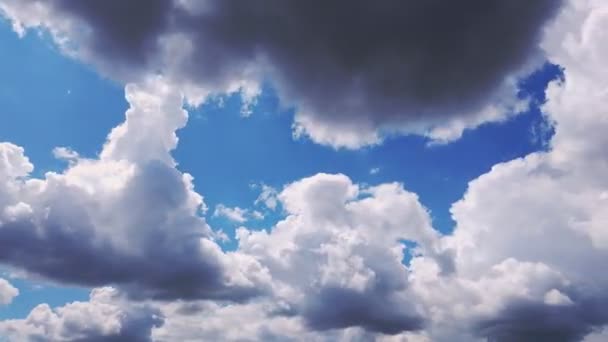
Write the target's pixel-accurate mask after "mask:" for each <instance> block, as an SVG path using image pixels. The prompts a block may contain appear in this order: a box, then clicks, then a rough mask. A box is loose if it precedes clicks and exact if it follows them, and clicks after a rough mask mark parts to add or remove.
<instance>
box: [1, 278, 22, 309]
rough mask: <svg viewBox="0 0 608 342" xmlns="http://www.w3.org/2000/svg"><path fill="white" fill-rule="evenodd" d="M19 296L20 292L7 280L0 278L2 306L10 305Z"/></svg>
mask: <svg viewBox="0 0 608 342" xmlns="http://www.w3.org/2000/svg"><path fill="white" fill-rule="evenodd" d="M18 295H19V290H18V289H17V288H16V287H14V286H13V285H11V283H9V282H8V281H6V279H2V278H0V305H7V304H10V303H11V302H12V301H13V299H14V298H15V297H17V296H18Z"/></svg>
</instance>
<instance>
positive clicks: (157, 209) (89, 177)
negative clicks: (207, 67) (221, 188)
mask: <svg viewBox="0 0 608 342" xmlns="http://www.w3.org/2000/svg"><path fill="white" fill-rule="evenodd" d="M125 92H126V97H127V100H128V101H129V103H130V106H131V107H130V109H129V110H128V111H127V113H126V120H125V122H124V123H122V124H121V125H119V126H118V127H116V128H115V129H113V130H112V132H111V133H110V134H109V136H108V140H107V142H106V144H105V145H104V147H103V149H102V151H101V153H100V157H99V159H84V158H79V159H76V160H73V161H72V162H71V163H70V165H68V167H67V168H66V170H65V171H63V172H62V173H54V172H49V173H47V174H46V175H45V177H44V178H43V179H36V178H30V177H29V173H30V172H31V171H32V169H33V166H32V164H31V163H30V162H29V160H28V159H27V157H25V155H24V150H23V149H22V148H20V147H18V146H15V145H13V144H10V143H2V144H0V208H1V209H0V240H2V241H3V246H2V253H0V261H2V262H4V263H6V264H8V265H11V266H13V267H15V268H17V269H23V270H25V271H27V272H31V273H33V274H37V275H40V276H43V277H46V278H50V279H52V280H55V281H59V282H66V283H74V284H78V285H85V286H104V285H108V284H112V285H116V286H117V287H118V288H119V289H121V290H123V291H126V292H127V293H128V294H129V295H131V296H133V297H143V298H148V297H152V298H184V297H186V298H187V297H190V298H224V299H234V300H242V299H245V298H247V297H250V296H253V295H256V294H259V293H260V292H261V291H263V289H264V288H265V287H266V285H264V284H262V283H263V282H265V280H263V278H264V277H265V275H264V274H265V273H264V270H263V268H257V269H256V267H258V266H259V265H256V262H255V261H254V260H253V259H252V258H248V257H247V256H244V255H235V254H234V253H224V252H222V251H221V249H220V247H219V246H218V245H217V244H216V243H215V242H214V241H213V240H214V238H215V237H216V236H217V234H215V233H214V232H213V231H212V230H211V229H210V227H209V226H208V225H207V223H206V222H205V220H204V219H203V218H202V216H201V215H202V214H203V212H204V210H205V205H204V202H203V198H202V196H200V195H199V194H198V193H196V192H195V191H194V189H193V184H192V179H193V178H192V176H190V175H188V174H183V173H181V172H179V171H178V170H177V169H175V164H176V163H175V161H174V160H173V158H172V157H171V154H170V152H171V150H173V149H174V148H175V146H176V144H177V137H176V135H175V131H176V130H177V129H179V128H181V127H183V125H184V124H185V123H186V119H187V113H186V112H185V111H184V110H183V109H182V96H181V94H180V93H179V92H174V91H171V90H170V88H169V87H168V86H167V85H166V84H165V83H164V82H163V80H162V79H160V78H158V79H151V80H149V81H147V82H145V83H142V84H140V85H134V84H131V85H127V87H126V89H125ZM58 246H60V247H58ZM26 251H27V252H26ZM152 259H153V260H154V263H150V260H152ZM247 269H248V270H247ZM254 269H256V270H255V271H253V270H254ZM249 271H251V272H252V273H251V274H247V273H249ZM175 278H180V279H182V280H181V281H179V282H176V281H174V279H175Z"/></svg>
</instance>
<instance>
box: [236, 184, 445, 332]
mask: <svg viewBox="0 0 608 342" xmlns="http://www.w3.org/2000/svg"><path fill="white" fill-rule="evenodd" d="M277 198H278V199H279V201H280V203H281V206H282V207H283V208H284V209H285V211H286V213H287V216H286V217H285V218H284V219H283V220H281V221H280V222H278V223H277V224H276V225H275V226H274V227H273V228H272V229H269V230H268V231H265V230H264V231H250V230H247V229H245V228H240V229H239V230H238V231H237V239H238V241H239V246H238V250H239V251H240V252H241V253H245V254H247V255H251V256H253V257H255V258H256V259H257V260H258V261H259V262H260V263H261V264H263V265H266V266H267V267H268V269H269V271H270V274H272V277H273V283H274V286H275V292H274V295H275V297H276V300H275V301H278V302H284V303H286V305H287V307H289V308H291V310H288V312H289V313H290V314H291V315H293V314H297V315H299V316H301V317H302V318H303V319H304V321H305V323H306V325H307V326H308V327H310V328H312V329H313V330H328V329H342V328H348V327H361V328H364V329H365V330H369V331H374V332H382V333H388V334H395V333H399V332H401V331H405V330H418V329H421V327H422V324H423V322H424V312H420V311H419V310H418V308H417V307H416V305H415V303H412V302H411V301H410V298H409V289H408V287H409V285H408V280H407V277H408V269H407V267H406V266H405V265H403V263H402V260H403V258H404V252H403V249H404V246H403V244H402V242H401V241H402V240H411V241H416V242H418V244H419V248H420V251H419V252H421V253H424V254H425V255H427V256H429V258H433V257H439V256H440V253H439V252H438V248H439V246H438V245H437V243H438V239H439V234H438V233H437V232H435V231H434V230H433V229H432V227H431V225H430V218H429V215H428V212H427V211H426V209H425V208H424V207H423V206H422V205H421V204H420V203H419V202H418V198H417V196H416V195H414V194H412V193H410V192H407V191H406V190H404V189H403V188H402V186H401V185H400V184H398V183H387V184H381V185H378V186H374V187H362V186H359V185H356V184H353V183H352V181H351V180H350V179H349V178H348V177H346V176H344V175H340V174H337V175H330V174H317V175H314V176H311V177H307V178H304V179H301V180H299V181H296V182H294V183H291V184H289V185H287V186H286V187H285V188H284V189H283V191H281V192H280V193H279V194H278V197H277ZM389 303H390V305H389ZM387 306H391V307H394V310H388V309H387Z"/></svg>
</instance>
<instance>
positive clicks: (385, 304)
mask: <svg viewBox="0 0 608 342" xmlns="http://www.w3.org/2000/svg"><path fill="white" fill-rule="evenodd" d="M302 315H303V317H304V318H305V320H306V322H307V324H308V325H309V326H310V327H311V328H313V329H315V330H329V329H341V328H347V327H352V326H360V327H363V328H364V329H366V330H369V331H373V332H381V333H384V334H398V333H400V332H402V331H411V330H420V329H422V328H423V325H424V324H423V323H424V320H423V318H422V317H420V316H419V315H417V314H415V313H413V312H412V311H411V309H410V308H407V307H404V305H403V302H402V301H397V300H391V299H390V296H383V295H382V294H380V293H378V292H373V291H368V292H358V291H355V290H352V289H345V288H336V287H332V288H324V289H322V290H321V291H320V292H319V294H318V295H317V296H315V298H311V299H310V300H309V302H308V303H306V304H305V308H304V310H303V312H302Z"/></svg>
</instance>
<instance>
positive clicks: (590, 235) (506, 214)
mask: <svg viewBox="0 0 608 342" xmlns="http://www.w3.org/2000/svg"><path fill="white" fill-rule="evenodd" d="M607 10H608V8H607V7H606V4H605V3H603V2H601V1H593V0H591V1H572V2H571V3H570V4H569V5H568V7H567V8H566V9H565V10H564V11H563V13H561V14H560V16H559V17H558V19H557V21H556V23H554V24H553V25H552V26H551V27H550V30H549V31H548V34H547V39H546V40H545V41H544V42H543V46H544V48H545V49H546V51H547V55H548V56H549V58H550V60H551V61H552V62H554V63H557V64H559V65H560V66H562V67H563V68H564V80H556V81H554V82H552V83H551V84H550V85H549V86H548V88H547V91H546V92H547V103H546V104H545V105H544V106H543V108H542V109H543V112H544V113H545V115H547V116H548V120H549V121H550V122H554V123H555V135H554V136H553V138H552V139H551V141H550V150H549V151H547V152H536V153H532V154H530V155H528V156H526V157H524V158H519V159H515V160H512V161H508V162H505V163H501V164H498V165H495V166H494V167H493V168H492V170H491V171H490V172H488V173H486V174H484V175H482V176H480V177H479V178H477V179H475V180H473V181H472V182H470V183H469V187H468V190H467V192H466V194H465V195H464V197H463V198H462V199H461V200H460V201H458V202H456V203H455V204H454V205H453V206H452V209H451V212H452V215H453V218H454V220H455V221H456V222H457V226H456V229H455V231H454V233H453V234H452V235H451V236H447V237H444V238H443V239H442V241H443V242H444V243H445V246H449V247H450V248H452V249H453V251H454V256H455V259H454V260H455V265H456V270H457V278H456V279H454V280H449V281H446V279H443V280H442V279H440V278H434V277H432V274H433V272H432V271H431V270H432V266H429V265H423V261H422V260H419V262H420V263H418V261H414V270H413V274H419V275H422V274H426V277H428V279H427V280H425V281H423V282H420V283H417V282H414V284H413V285H412V287H413V288H414V289H415V292H418V294H419V295H421V296H425V297H427V298H428V302H427V305H431V307H434V308H436V310H437V311H435V317H434V318H433V319H431V320H432V321H434V322H435V323H437V329H436V332H435V333H437V334H441V332H440V331H441V330H442V328H439V327H438V325H439V324H440V322H447V321H450V320H455V321H457V322H460V325H461V326H462V325H465V324H470V325H471V326H472V327H473V330H474V331H476V333H478V334H481V335H482V336H485V337H488V338H489V339H490V340H497V341H511V340H517V341H531V340H543V338H545V339H549V340H556V341H576V340H582V339H583V337H584V336H585V335H586V334H589V333H591V332H593V331H594V330H596V329H600V328H601V327H602V326H605V325H606V324H608V317H607V316H606V315H605V314H604V311H605V310H603V309H600V308H601V307H602V305H605V304H604V303H605V294H604V293H605V291H606V289H608V277H606V275H605V274H603V273H602V272H597V270H598V267H601V266H600V265H602V264H603V263H604V261H603V260H606V258H607V257H608V243H607V242H608V239H607V237H608V235H607V234H606V232H607V230H606V223H607V222H608V221H607V220H606V218H607V216H606V214H605V213H606V210H605V208H606V204H607V202H606V198H608V196H606V193H607V192H606V191H607V189H608V182H606V177H604V176H602V175H604V174H605V173H606V172H607V171H608V155H607V154H606V150H605V147H606V146H607V145H608V138H607V137H606V135H605V134H604V133H603V132H605V131H606V130H607V129H608V121H607V120H606V118H607V112H606V109H605V106H603V105H602V104H603V103H605V102H606V101H607V100H608V97H607V96H608V93H607V92H606V89H607V84H606V79H607V78H606V76H607V75H608V74H607V73H606V68H605V67H604V66H603V62H601V61H602V60H604V59H605V58H608V50H606V48H605V47H604V45H603V44H601V43H600V42H602V41H603V40H604V38H605V37H606V34H607V32H608V29H607V28H608V15H607V13H608V11H607ZM505 260H509V261H508V264H505ZM497 265H503V266H501V267H499V268H497ZM507 265H508V267H507ZM532 265H536V266H534V267H533V268H531V266H532ZM500 269H503V271H501V272H500V273H504V274H507V275H508V277H503V276H501V277H498V278H496V279H502V280H501V281H493V282H491V283H487V284H486V285H484V283H486V282H487V279H491V278H488V276H492V275H493V274H496V272H497V271H498V270H500ZM522 277H523V278H522ZM418 279H419V280H422V279H423V278H422V277H419V278H418ZM523 280H525V281H523ZM454 284H461V285H463V287H462V289H463V290H467V288H468V289H473V292H471V296H470V297H469V296H468V295H467V296H465V295H464V294H465V293H468V292H469V291H468V290H467V291H466V292H463V291H462V290H461V291H455V292H454ZM482 285H483V286H482ZM480 286H481V287H480ZM442 290H446V292H444V293H448V294H449V293H450V292H454V294H453V297H452V295H444V296H443V298H434V297H433V296H432V293H438V291H442ZM488 295H490V296H492V297H493V298H494V299H493V300H491V301H489V298H488V297H487V296H488ZM457 296H460V299H457V298H456V297H457ZM451 297H452V298H451ZM459 305H463V307H462V308H460V309H459ZM465 307H466V308H468V309H467V311H468V312H465V311H463V310H464V308H465ZM431 310H433V309H431ZM467 322H468V323H467ZM446 327H447V325H445V326H444V327H443V329H445V328H446ZM452 329H453V330H451V331H450V332H443V333H442V335H438V336H443V337H444V338H447V336H449V335H450V334H451V335H455V331H458V328H457V327H453V328H452ZM447 330H449V329H447ZM437 339H438V340H442V339H441V338H437ZM463 340H467V339H466V338H463Z"/></svg>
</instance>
